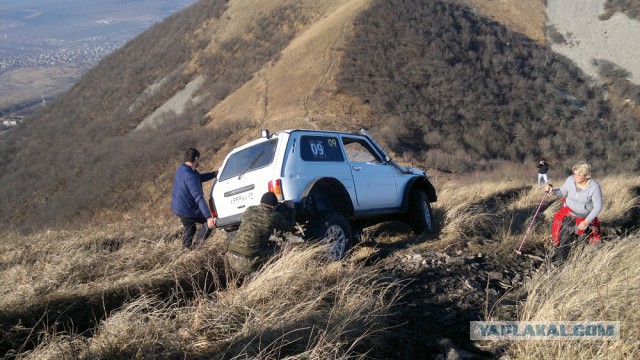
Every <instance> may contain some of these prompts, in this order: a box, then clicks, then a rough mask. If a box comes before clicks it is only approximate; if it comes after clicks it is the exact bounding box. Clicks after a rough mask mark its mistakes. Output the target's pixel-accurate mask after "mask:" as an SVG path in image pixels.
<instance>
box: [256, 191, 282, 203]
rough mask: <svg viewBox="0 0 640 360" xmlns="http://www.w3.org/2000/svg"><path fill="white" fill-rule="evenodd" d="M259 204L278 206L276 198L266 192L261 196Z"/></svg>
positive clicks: (274, 195)
mask: <svg viewBox="0 0 640 360" xmlns="http://www.w3.org/2000/svg"><path fill="white" fill-rule="evenodd" d="M260 203H261V204H266V205H271V206H276V205H278V198H277V197H276V194H274V193H272V192H270V191H268V192H266V193H264V194H263V195H262V197H261V198H260Z"/></svg>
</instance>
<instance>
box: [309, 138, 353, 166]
mask: <svg viewBox="0 0 640 360" xmlns="http://www.w3.org/2000/svg"><path fill="white" fill-rule="evenodd" d="M300 156H302V160H304V161H339V162H343V161H344V156H342V150H341V149H340V145H339V143H338V138H337V137H333V136H310V135H306V136H302V137H301V138H300Z"/></svg>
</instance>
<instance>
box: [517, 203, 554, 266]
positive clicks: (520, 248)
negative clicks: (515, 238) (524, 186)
mask: <svg viewBox="0 0 640 360" xmlns="http://www.w3.org/2000/svg"><path fill="white" fill-rule="evenodd" d="M547 195H549V193H548V192H546V191H545V192H544V195H543V196H542V200H540V205H538V210H536V213H535V214H534V215H533V219H531V223H530V224H529V227H528V228H527V231H526V232H525V233H524V237H523V238H522V242H521V243H520V246H519V247H518V250H516V254H518V255H522V251H520V250H522V245H524V241H525V240H527V235H529V232H530V231H531V227H532V226H533V222H534V221H536V216H538V212H540V208H541V207H542V203H543V202H544V199H546V198H547Z"/></svg>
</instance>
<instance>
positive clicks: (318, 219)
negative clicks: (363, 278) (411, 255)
mask: <svg viewBox="0 0 640 360" xmlns="http://www.w3.org/2000/svg"><path fill="white" fill-rule="evenodd" d="M267 191H272V192H274V193H275V194H276V195H277V197H278V199H279V200H281V201H284V203H285V204H286V205H287V206H289V207H292V208H294V209H295V210H296V220H297V222H298V224H299V225H300V230H301V231H300V232H301V235H302V236H303V238H305V239H330V240H329V241H333V244H334V245H333V246H332V250H331V251H332V254H333V257H335V258H341V257H342V256H343V255H344V253H345V251H347V250H348V249H349V247H350V246H351V243H352V241H353V238H354V234H357V233H358V232H360V231H361V230H362V229H363V228H364V227H366V226H370V225H373V224H375V223H380V222H383V221H391V220H401V221H405V222H406V223H408V224H409V226H410V228H411V230H412V231H413V232H414V233H417V234H421V233H432V232H433V231H434V222H433V214H432V212H431V203H432V202H435V201H436V200H437V196H436V190H435V188H434V187H433V185H432V184H431V182H430V181H429V178H428V176H427V174H426V173H425V172H424V171H421V170H418V169H413V168H407V167H404V166H401V165H399V164H398V163H396V162H395V161H394V160H392V159H391V158H390V157H389V156H388V155H387V153H386V152H385V151H384V150H383V149H382V147H380V145H378V143H376V142H375V141H374V140H373V138H372V137H371V136H370V135H369V134H368V133H367V132H366V131H365V130H362V131H361V133H360V134H358V133H348V132H337V131H318V130H285V131H280V132H277V133H274V134H270V133H269V132H268V131H267V130H263V131H262V136H261V137H260V138H259V139H257V140H254V141H251V142H249V143H247V144H245V145H243V146H240V147H238V148H236V149H234V150H232V151H231V152H230V153H229V154H228V155H227V157H226V158H225V160H224V162H223V163H222V167H221V168H220V170H219V173H218V178H217V180H216V182H215V183H214V185H213V186H212V188H211V196H210V199H209V205H210V207H211V209H212V212H213V214H214V217H216V224H217V227H218V228H222V229H224V230H226V231H228V232H232V231H234V230H236V229H237V228H238V226H239V225H240V223H241V222H242V215H243V213H244V210H245V209H246V208H247V207H248V206H251V205H256V204H258V203H259V201H260V197H261V196H262V194H264V193H265V192H267Z"/></svg>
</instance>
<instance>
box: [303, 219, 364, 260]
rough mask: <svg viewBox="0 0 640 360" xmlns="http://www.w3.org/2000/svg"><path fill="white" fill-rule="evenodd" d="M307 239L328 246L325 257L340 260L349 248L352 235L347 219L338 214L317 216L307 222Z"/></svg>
mask: <svg viewBox="0 0 640 360" xmlns="http://www.w3.org/2000/svg"><path fill="white" fill-rule="evenodd" d="M307 232H308V234H307V237H308V238H309V239H311V240H319V241H325V242H326V243H328V244H330V248H329V252H328V253H327V257H328V258H330V259H332V260H340V259H342V258H343V257H344V255H345V254H346V253H347V251H348V250H349V249H350V248H351V242H352V239H353V234H352V232H351V226H350V225H349V222H348V221H347V219H346V218H345V217H344V216H342V215H341V214H339V213H328V214H319V215H317V216H314V217H313V219H311V220H310V221H309V225H308V229H307Z"/></svg>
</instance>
